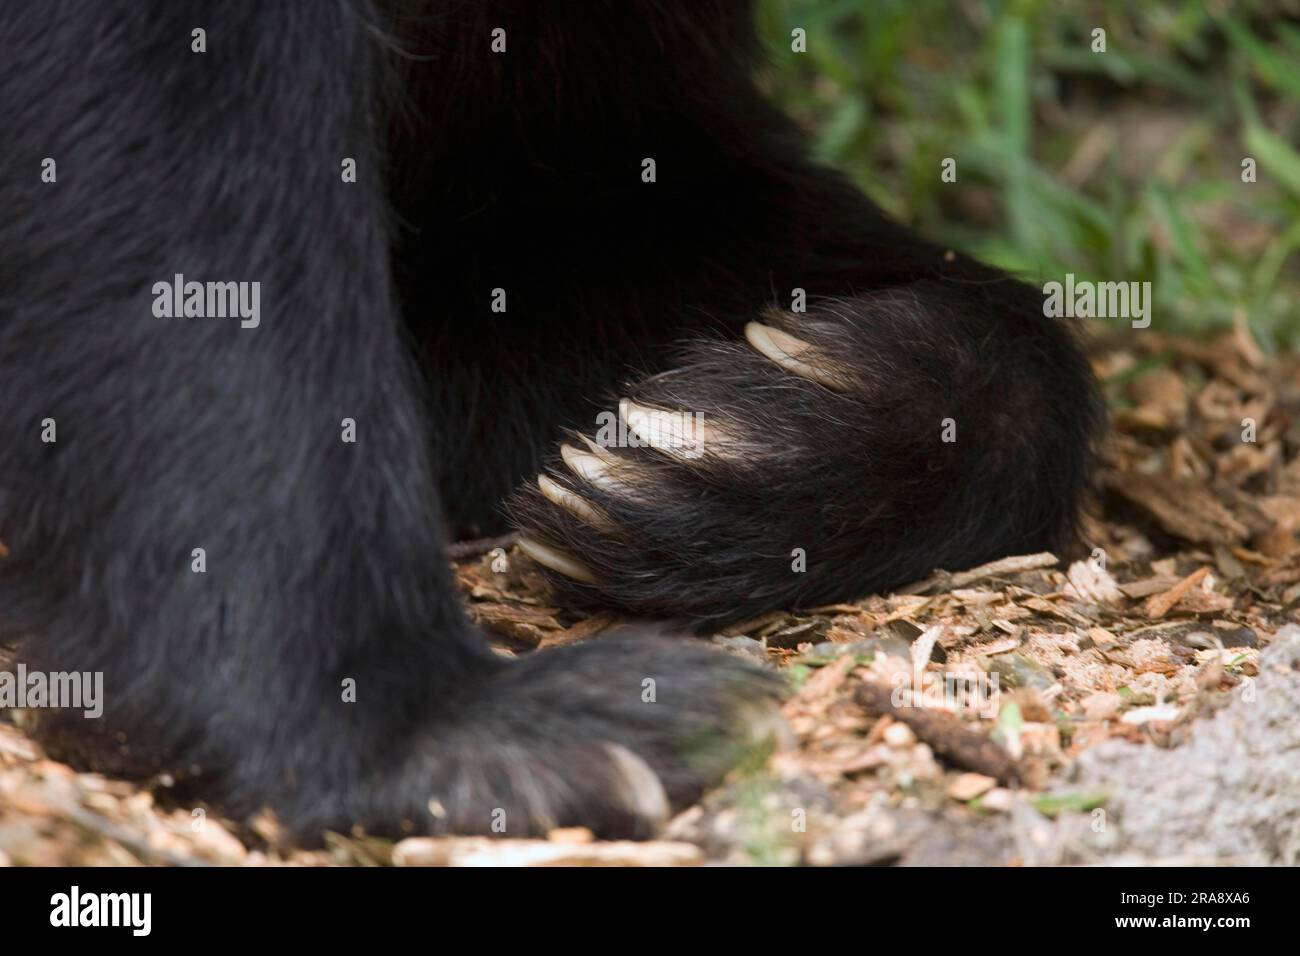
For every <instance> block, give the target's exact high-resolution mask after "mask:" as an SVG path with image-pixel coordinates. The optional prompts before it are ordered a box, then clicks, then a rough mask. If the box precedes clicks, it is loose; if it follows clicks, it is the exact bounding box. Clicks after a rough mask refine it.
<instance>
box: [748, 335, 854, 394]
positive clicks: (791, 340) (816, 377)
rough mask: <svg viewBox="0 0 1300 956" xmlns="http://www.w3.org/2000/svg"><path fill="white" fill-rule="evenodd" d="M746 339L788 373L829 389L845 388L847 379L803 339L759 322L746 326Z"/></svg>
mask: <svg viewBox="0 0 1300 956" xmlns="http://www.w3.org/2000/svg"><path fill="white" fill-rule="evenodd" d="M745 338H746V339H747V340H748V342H749V344H750V345H752V346H754V348H755V349H757V350H758V351H759V352H760V353H762V354H763V355H765V356H766V357H767V358H770V359H771V360H772V361H773V362H775V363H776V364H777V365H779V366H781V367H782V368H783V369H785V370H786V371H787V372H792V373H794V374H795V375H798V376H799V377H800V378H806V379H809V380H810V381H813V382H817V383H818V384H821V385H825V386H826V387H827V388H833V389H837V390H840V389H843V388H844V387H845V382H844V379H843V378H842V377H841V376H840V375H839V374H837V372H836V371H835V369H833V368H826V367H824V361H825V359H824V357H823V356H821V355H820V354H819V353H818V352H817V350H816V349H814V348H813V347H812V346H811V345H809V344H808V343H807V342H805V341H804V340H803V339H797V338H795V337H794V336H793V335H791V334H790V333H788V332H782V331H781V330H780V329H774V328H772V326H770V325H760V324H759V323H758V322H749V323H747V324H746V325H745ZM817 360H820V363H819V362H818V361H817Z"/></svg>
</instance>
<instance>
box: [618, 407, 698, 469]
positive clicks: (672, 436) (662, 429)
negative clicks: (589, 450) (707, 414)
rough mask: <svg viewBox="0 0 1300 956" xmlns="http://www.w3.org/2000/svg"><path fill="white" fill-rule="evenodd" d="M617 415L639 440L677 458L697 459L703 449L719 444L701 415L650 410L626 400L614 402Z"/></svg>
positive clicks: (658, 409) (657, 409) (659, 409)
mask: <svg viewBox="0 0 1300 956" xmlns="http://www.w3.org/2000/svg"><path fill="white" fill-rule="evenodd" d="M618 414H619V417H621V418H622V419H623V421H624V422H625V423H626V424H627V427H628V430H629V431H631V432H633V433H635V435H636V436H637V437H638V438H639V439H641V441H643V442H645V443H646V444H647V445H649V446H650V447H651V448H657V449H659V450H660V451H666V452H669V453H670V454H672V455H676V456H677V457H679V458H699V457H700V455H702V454H703V453H704V449H705V446H707V445H709V444H721V442H720V441H719V439H720V437H721V436H720V435H719V433H718V432H717V430H715V429H713V428H710V427H709V426H708V425H706V424H705V422H704V417H703V416H702V415H693V414H690V413H689V412H669V411H664V410H663V409H661V408H650V407H649V406H647V405H638V404H637V403H636V402H634V401H632V400H631V399H627V398H625V399H623V400H622V401H620V402H619V403H618Z"/></svg>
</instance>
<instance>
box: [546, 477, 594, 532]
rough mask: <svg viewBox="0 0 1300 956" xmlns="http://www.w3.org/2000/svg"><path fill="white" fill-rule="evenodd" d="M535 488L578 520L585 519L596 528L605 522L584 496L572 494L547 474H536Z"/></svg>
mask: <svg viewBox="0 0 1300 956" xmlns="http://www.w3.org/2000/svg"><path fill="white" fill-rule="evenodd" d="M537 488H538V490H539V491H541V493H542V496H543V497H544V498H546V499H547V500H548V501H550V502H553V503H554V504H557V505H559V506H560V507H561V508H563V509H564V510H565V511H567V512H568V513H569V514H571V515H573V516H574V517H575V518H577V519H578V520H579V521H585V522H586V523H587V524H589V525H591V526H593V527H597V528H599V527H601V526H602V525H604V524H605V523H606V522H605V518H604V516H603V515H601V513H600V512H599V511H597V510H596V509H595V508H593V507H592V506H591V504H590V503H589V502H588V501H587V499H586V498H583V497H582V496H581V495H576V494H574V493H573V492H572V491H570V490H569V489H568V488H565V487H564V486H563V485H561V484H560V483H559V482H557V481H554V480H553V479H552V478H551V477H550V476H549V475H538V476H537Z"/></svg>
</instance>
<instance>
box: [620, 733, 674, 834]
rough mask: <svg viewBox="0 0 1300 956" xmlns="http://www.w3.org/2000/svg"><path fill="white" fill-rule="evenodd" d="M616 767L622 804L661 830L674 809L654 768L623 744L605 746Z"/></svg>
mask: <svg viewBox="0 0 1300 956" xmlns="http://www.w3.org/2000/svg"><path fill="white" fill-rule="evenodd" d="M605 752H606V753H608V754H609V757H610V760H611V761H612V762H613V764H614V768H615V769H616V770H617V771H618V777H619V781H618V783H619V792H618V793H617V794H616V796H617V797H618V799H619V802H620V803H621V804H622V805H623V806H625V807H627V808H628V809H630V810H631V811H632V813H633V814H634V815H635V816H636V817H637V818H638V819H640V820H641V821H643V822H645V823H648V824H649V825H650V826H651V828H652V829H654V830H656V831H657V830H658V829H659V828H660V827H662V826H663V825H664V824H665V823H667V822H668V815H669V812H670V810H671V807H670V806H669V803H668V794H667V793H665V792H664V785H663V783H662V782H661V781H660V779H659V775H658V774H656V773H655V772H654V770H652V769H651V768H650V765H649V764H648V763H646V762H645V761H644V760H643V759H641V758H640V757H638V756H637V755H636V754H635V753H633V752H632V751H631V750H629V749H628V748H626V747H624V746H623V745H622V744H609V743H607V744H605Z"/></svg>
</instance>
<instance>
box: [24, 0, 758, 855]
mask: <svg viewBox="0 0 1300 956" xmlns="http://www.w3.org/2000/svg"><path fill="white" fill-rule="evenodd" d="M366 9H367V8H366V6H365V5H363V4H357V5H355V6H354V5H352V4H348V3H341V2H330V3H320V4H311V5H310V6H308V5H303V4H288V3H258V4H247V5H245V4H234V3H231V4H220V5H215V6H213V5H210V4H199V3H195V4H189V3H183V2H169V3H166V4H139V3H135V2H126V0H119V2H112V3H103V2H96V3H77V2H69V0H50V2H48V3H44V4H39V5H32V6H30V7H28V6H23V7H22V9H21V12H19V11H16V10H13V9H9V8H6V10H5V11H4V13H3V14H0V21H3V22H0V36H3V37H4V38H5V40H4V43H5V46H4V49H3V50H2V51H0V70H3V71H4V72H3V75H2V76H0V91H3V92H2V93H0V95H2V96H3V100H2V101H0V113H2V114H3V115H4V116H5V118H6V121H5V123H4V124H2V125H0V157H3V159H4V161H5V163H6V168H5V169H4V174H3V179H0V208H4V209H6V210H8V211H9V215H8V216H7V217H6V218H5V219H4V220H3V221H2V222H0V388H3V390H4V400H5V409H6V410H5V414H4V415H3V417H0V446H2V447H3V448H4V458H3V465H2V473H0V538H2V539H3V540H4V541H5V542H6V544H7V545H8V547H9V551H10V556H9V557H8V558H7V559H5V560H4V564H3V577H2V578H0V613H3V614H4V615H5V618H4V627H5V633H6V634H7V635H22V636H28V637H29V638H30V639H29V640H28V641H27V642H26V644H25V646H24V648H23V651H24V654H25V656H26V657H27V658H28V659H29V660H30V661H31V662H32V664H33V666H37V667H41V668H45V669H51V670H68V669H75V670H81V671H102V672H103V674H104V685H105V688H104V689H105V702H104V717H103V725H104V726H105V727H106V728H107V729H109V730H111V731H112V732H113V734H115V735H118V739H125V740H126V741H127V745H128V746H129V747H130V748H131V750H132V752H133V753H136V752H139V751H140V750H141V749H142V748H146V747H147V748H149V749H150V750H151V751H153V752H156V753H157V754H159V755H160V756H161V757H162V758H163V759H164V760H165V761H166V762H167V763H168V764H169V765H173V766H182V767H187V766H191V765H194V764H197V765H199V766H201V767H202V768H203V769H205V770H209V771H212V772H213V773H214V774H216V775H217V776H218V777H219V779H220V780H221V783H222V791H221V792H222V794H224V796H225V797H226V798H227V800H228V802H229V804H230V806H231V808H232V809H235V810H239V809H244V810H252V809H254V808H256V807H259V806H262V805H263V804H270V805H272V806H273V807H274V808H275V809H276V810H277V811H279V813H280V814H281V817H282V818H283V819H284V820H285V822H286V823H287V824H288V825H289V826H290V827H292V828H294V829H296V830H298V831H300V832H303V833H305V834H311V835H317V834H319V832H320V831H321V829H323V828H334V829H341V830H345V831H346V830H348V829H349V828H350V827H351V826H352V825H354V824H360V825H363V826H366V827H368V828H370V829H372V830H378V831H383V832H398V831H399V830H401V829H402V828H403V827H409V828H412V829H414V830H417V831H419V830H424V831H436V830H444V829H457V830H465V831H479V832H487V831H489V830H490V829H491V828H492V825H493V823H494V822H495V820H496V815H495V811H497V810H500V811H502V812H503V813H504V816H505V819H506V820H507V826H508V831H507V832H509V833H511V834H519V833H527V832H536V831H540V830H545V829H546V828H547V827H549V826H552V825H555V824H571V825H579V824H580V825H585V826H590V827H591V828H592V829H594V830H596V831H597V832H602V833H623V834H626V833H634V834H643V833H645V832H648V830H649V829H650V828H651V827H652V826H653V824H654V823H655V822H656V821H657V820H659V819H661V818H662V816H663V815H664V814H665V813H666V812H667V807H668V804H669V802H670V801H680V800H683V799H687V798H688V797H690V796H692V795H694V794H695V793H697V792H698V790H699V788H700V787H702V786H703V785H704V784H705V783H707V782H709V781H711V780H713V779H715V778H716V777H717V776H718V775H719V774H720V773H721V772H722V771H723V770H724V769H725V765H726V762H727V749H726V748H725V747H721V748H719V747H718V746H712V744H717V742H718V740H719V738H720V737H723V736H724V735H725V734H726V733H727V732H728V731H730V730H732V729H735V727H736V724H737V722H738V721H740V720H741V719H742V718H743V716H744V713H745V709H746V707H747V705H748V704H750V703H754V702H761V701H763V700H765V699H766V698H768V697H769V696H770V694H771V692H772V686H771V683H770V682H769V681H766V680H765V679H764V678H763V677H762V675H761V674H756V673H755V672H754V671H753V670H752V669H750V668H746V667H744V666H742V665H741V664H739V663H738V662H735V661H733V660H731V659H728V658H724V657H722V656H720V655H713V654H707V653H706V652H704V651H703V650H699V649H696V650H694V651H682V652H680V653H679V652H676V651H674V652H672V653H669V652H667V651H666V650H665V646H664V645H663V644H662V643H658V642H655V641H645V642H631V643H627V642H613V643H610V644H608V645H604V644H602V645H593V646H591V647H581V648H576V649H572V650H569V651H567V652H565V653H564V654H563V655H556V656H553V657H546V656H539V657H538V658H537V659H535V660H529V661H527V662H524V663H518V664H516V663H512V662H508V661H505V660H503V659H500V658H498V657H496V656H495V655H493V654H492V653H491V652H490V651H489V650H488V649H487V647H486V645H485V643H484V642H483V641H482V640H481V638H480V636H479V635H478V634H477V633H475V632H474V631H473V630H472V628H471V627H470V626H469V625H468V624H467V623H466V621H465V619H464V617H463V615H462V614H461V611H460V608H459V606H458V602H457V599H456V596H455V592H454V590H453V587H452V585H451V581H450V575H449V571H448V568H447V564H446V561H445V557H444V553H443V540H442V529H441V527H440V519H439V513H440V510H441V509H440V507H439V502H438V499H437V494H436V492H435V490H434V479H433V471H434V470H433V467H432V464H431V462H430V460H429V452H428V447H429V441H430V437H431V433H433V432H434V431H435V430H436V427H437V423H433V422H430V421H428V420H426V419H425V417H424V414H423V412H422V411H421V409H422V408H423V402H422V401H421V398H420V395H419V390H418V387H417V384H416V382H417V376H416V375H415V374H414V372H413V369H412V368H411V362H410V359H409V356H408V355H407V354H406V351H405V349H404V346H403V340H402V336H401V335H400V333H399V316H398V310H397V308H396V305H395V301H394V298H395V297H394V294H393V291H392V289H391V287H390V278H389V275H390V268H389V262H388V252H389V247H390V237H389V235H388V233H387V228H386V223H387V222H388V219H389V217H388V215H387V211H386V208H385V204H384V199H383V196H382V189H381V187H380V185H379V184H378V182H377V178H378V175H379V170H380V167H381V156H380V155H379V150H378V147H377V143H378V142H379V137H378V135H377V134H376V129H377V128H379V127H378V124H377V122H376V118H375V116H374V115H373V114H374V113H375V110H376V104H377V103H378V102H379V99H378V86H379V84H378V82H377V79H378V77H379V75H380V69H379V66H380V64H379V62H378V57H379V55H380V53H381V51H382V50H384V49H385V48H384V46H383V45H382V44H381V43H379V42H378V41H377V40H376V39H375V38H376V36H378V31H376V30H372V29H371V28H370V25H369V24H368V23H367V22H366V21H365V19H364V18H365V16H366V15H367V14H366ZM198 27H202V28H203V29H204V30H205V31H206V52H204V53H197V52H192V43H193V33H192V31H193V30H194V29H195V28H198ZM55 71H57V72H55ZM46 156H50V157H54V158H56V160H57V170H58V171H57V180H56V181H54V182H50V183H43V182H42V181H41V158H42V157H46ZM345 157H347V158H351V159H354V160H355V161H356V168H357V170H358V172H359V175H358V177H357V181H356V182H345V181H344V179H343V177H342V176H341V175H340V170H341V163H342V160H343V159H344V158H345ZM178 273H179V274H183V275H184V276H185V277H186V278H187V279H191V280H196V281H200V282H223V283H224V282H246V283H254V282H256V283H258V288H259V290H260V292H259V299H258V303H259V305H258V312H257V316H256V318H257V321H256V322H252V321H251V319H252V316H251V315H250V316H249V317H248V318H249V320H250V321H248V322H241V321H240V320H239V318H238V317H235V316H226V317H218V316H207V317H198V316H188V317H185V316H175V315H173V316H171V317H165V316H164V315H162V314H160V313H165V312H166V311H167V310H166V309H164V308H161V307H160V308H159V309H158V310H157V311H155V300H156V297H157V295H156V293H155V291H154V286H155V284H156V283H159V282H163V283H168V282H171V281H172V280H173V277H174V276H175V275H176V274H178ZM249 302H250V304H251V297H250V300H249ZM46 422H49V423H53V427H54V429H55V432H53V433H50V432H47V430H46V428H45V426H44V425H43V423H46ZM46 434H48V435H50V436H51V437H53V440H48V441H43V440H42V439H43V436H44V435H46ZM351 437H355V440H354V441H353V440H349V439H350V438H351ZM647 679H653V680H654V681H655V682H656V686H657V688H658V692H657V695H656V700H655V705H654V706H651V705H647V704H645V703H643V701H642V697H641V694H642V683H643V681H645V680H647ZM701 741H709V742H711V745H710V746H709V747H703V748H702V747H701ZM209 795H211V794H209Z"/></svg>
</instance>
